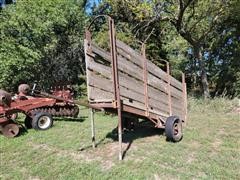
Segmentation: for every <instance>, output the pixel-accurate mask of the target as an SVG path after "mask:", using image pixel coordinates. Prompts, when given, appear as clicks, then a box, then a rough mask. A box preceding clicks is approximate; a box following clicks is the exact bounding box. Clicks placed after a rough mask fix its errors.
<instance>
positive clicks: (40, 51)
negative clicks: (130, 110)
mask: <svg viewBox="0 0 240 180" xmlns="http://www.w3.org/2000/svg"><path fill="white" fill-rule="evenodd" d="M83 5H84V4H82V2H81V1H77V0H69V1H62V0H55V1H45V0H39V1H35V0H28V1H27V0H19V1H17V3H16V4H15V5H9V6H7V7H6V8H5V9H3V10H2V11H1V12H0V21H1V24H0V61H1V62H0V63H1V66H0V72H1V73H0V88H4V89H7V90H13V88H16V87H17V86H18V84H19V83H22V82H26V83H29V82H30V83H33V82H34V81H37V82H38V83H39V84H40V85H43V86H50V85H52V84H54V83H61V82H66V81H69V82H71V83H77V82H79V79H78V78H79V75H80V74H81V73H82V72H81V68H80V67H81V65H82V62H83V61H82V58H83V47H82V39H83V30H84V26H85V21H86V16H85V14H84V11H83V9H84V8H83V7H82V6H83Z"/></svg>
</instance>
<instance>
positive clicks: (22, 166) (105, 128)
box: [0, 99, 240, 180]
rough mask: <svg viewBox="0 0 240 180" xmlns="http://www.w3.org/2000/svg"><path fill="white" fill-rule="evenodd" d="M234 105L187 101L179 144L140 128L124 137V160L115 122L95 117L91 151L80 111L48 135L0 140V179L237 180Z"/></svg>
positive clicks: (239, 152)
mask: <svg viewBox="0 0 240 180" xmlns="http://www.w3.org/2000/svg"><path fill="white" fill-rule="evenodd" d="M238 103H239V102H238V100H234V101H228V100H224V99H215V100H209V101H203V100H193V99H189V115H188V118H189V121H188V124H187V127H186V128H185V129H184V137H183V140H182V141H181V142H180V143H169V142H166V138H165V136H163V135H162V133H161V132H160V131H159V130H157V129H151V128H144V127H138V128H137V129H136V131H135V132H129V133H127V134H124V136H123V138H124V141H125V143H124V145H123V147H124V149H127V151H126V153H125V156H124V160H123V161H122V162H119V161H118V142H117V141H116V138H117V137H116V134H115V133H113V132H112V131H113V129H114V128H115V127H116V124H117V118H116V117H113V116H110V115H104V114H103V113H101V112H99V113H97V114H96V135H97V136H96V138H97V143H98V146H97V148H96V149H92V148H91V129H90V121H89V118H88V114H89V111H88V110H87V109H85V108H81V109H82V110H81V112H80V118H79V119H77V120H71V119H58V120H56V121H55V122H54V126H53V128H51V129H49V130H47V131H35V130H33V129H30V130H29V131H28V132H26V133H24V134H22V135H21V136H19V137H17V138H13V139H7V138H5V137H3V136H0V142H1V148H0V156H1V159H0V163H1V166H0V179H1V180H4V179H35V180H37V179H227V180H228V179H240V114H239V112H237V111H236V110H235V109H236V107H237V106H239V105H238ZM234 107H235V108H234ZM20 121H23V118H21V119H20Z"/></svg>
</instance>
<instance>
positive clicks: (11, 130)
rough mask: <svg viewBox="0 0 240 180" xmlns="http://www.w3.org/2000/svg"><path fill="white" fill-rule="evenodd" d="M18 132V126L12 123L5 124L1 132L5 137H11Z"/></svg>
mask: <svg viewBox="0 0 240 180" xmlns="http://www.w3.org/2000/svg"><path fill="white" fill-rule="evenodd" d="M18 133H19V126H18V125H17V124H14V123H10V124H7V125H5V126H4V127H3V129H2V134H3V135H4V136H6V137H9V138H12V137H15V136H17V135H18Z"/></svg>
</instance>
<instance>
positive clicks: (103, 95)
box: [88, 86, 113, 102]
mask: <svg viewBox="0 0 240 180" xmlns="http://www.w3.org/2000/svg"><path fill="white" fill-rule="evenodd" d="M88 87H89V100H90V101H97V102H100V101H102V102H105V101H106V100H107V101H111V100H113V93H110V92H107V91H104V90H101V89H98V88H96V87H92V86H88Z"/></svg>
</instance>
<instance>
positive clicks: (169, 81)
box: [166, 62, 172, 116]
mask: <svg viewBox="0 0 240 180" xmlns="http://www.w3.org/2000/svg"><path fill="white" fill-rule="evenodd" d="M166 65H167V82H168V88H167V94H168V106H169V116H172V97H171V75H170V67H169V62H166Z"/></svg>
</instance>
